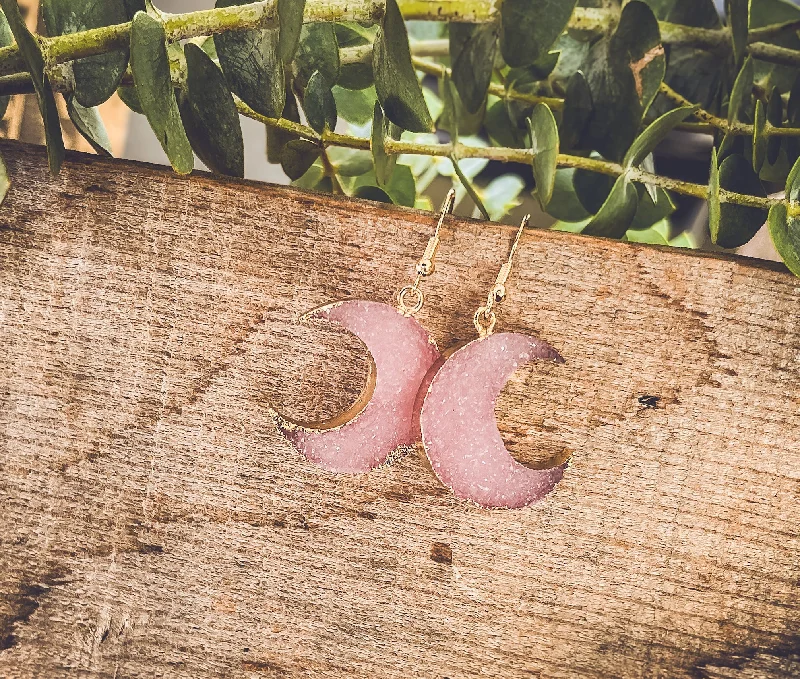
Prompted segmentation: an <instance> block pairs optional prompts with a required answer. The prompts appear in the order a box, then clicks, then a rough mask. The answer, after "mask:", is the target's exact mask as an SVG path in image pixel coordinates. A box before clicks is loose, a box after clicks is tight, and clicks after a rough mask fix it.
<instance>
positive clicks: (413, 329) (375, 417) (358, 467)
mask: <svg viewBox="0 0 800 679" xmlns="http://www.w3.org/2000/svg"><path fill="white" fill-rule="evenodd" d="M454 203H455V192H454V191H452V190H451V191H450V192H449V193H448V194H447V197H446V198H445V201H444V204H443V205H442V209H441V212H440V214H439V220H438V222H437V224H436V231H435V232H434V235H433V236H432V237H431V238H430V240H429V241H428V245H427V247H426V248H425V254H424V255H423V256H422V259H420V260H419V262H417V266H416V278H415V280H414V283H413V284H411V285H407V286H405V287H404V288H403V289H402V290H400V292H399V293H398V296H397V307H396V308H395V307H393V306H391V305H389V304H384V303H381V302H373V301H368V300H346V301H341V302H334V303H332V304H327V305H325V306H322V307H319V308H317V309H314V310H313V311H310V312H308V313H306V314H304V315H303V316H302V317H301V320H310V319H322V320H326V321H331V322H333V323H337V324H338V325H340V326H342V327H343V328H345V329H346V330H349V331H350V332H352V333H353V334H354V335H356V336H357V337H358V338H359V339H360V340H361V341H362V342H364V344H365V345H366V347H367V350H368V351H369V355H370V370H369V375H368V378H367V384H366V387H365V388H364V390H363V392H362V393H361V395H360V397H359V398H358V400H357V401H356V403H355V404H354V405H353V406H352V407H351V408H350V409H348V410H347V411H346V412H344V413H341V414H340V415H337V416H336V417H333V418H331V419H329V420H325V421H320V422H299V421H296V420H292V419H290V418H288V417H287V416H285V415H282V414H281V413H279V412H278V411H277V410H275V409H271V412H272V416H273V419H274V420H275V424H276V426H277V428H278V431H279V432H280V433H281V434H282V435H283V436H284V437H285V438H286V439H287V440H288V441H289V442H291V443H292V445H293V446H294V447H295V448H296V449H297V450H298V451H299V452H300V453H302V454H303V455H304V456H305V457H306V458H307V459H308V460H310V461H311V462H313V463H314V464H317V465H319V466H320V467H322V468H323V469H326V470H328V471H331V472H345V473H361V472H367V471H369V470H370V469H373V468H374V467H377V466H379V465H381V464H384V463H385V462H387V461H388V460H390V459H391V458H392V456H393V453H395V451H398V449H403V448H411V447H412V446H413V445H414V443H416V440H417V437H416V436H415V429H414V426H413V423H412V419H413V409H414V402H415V397H416V394H417V391H418V389H419V384H420V382H421V381H422V379H423V378H424V377H425V374H426V373H427V371H428V370H429V368H430V367H431V366H432V365H433V364H434V363H435V362H436V361H437V360H438V359H439V357H440V354H439V350H438V349H437V347H436V344H435V342H434V341H433V340H432V339H431V338H430V336H429V335H428V332H427V331H426V330H425V328H423V327H422V326H421V325H420V324H419V322H418V321H417V320H416V319H415V318H414V315H415V314H416V313H418V312H419V311H420V309H422V305H423V303H424V296H423V294H422V290H420V283H421V281H422V279H423V278H425V277H427V276H429V275H431V274H432V273H433V271H434V268H435V266H434V259H435V256H436V250H437V248H438V246H439V230H440V228H441V226H442V223H443V222H444V218H445V216H446V215H447V214H449V213H451V212H452V211H453V205H454Z"/></svg>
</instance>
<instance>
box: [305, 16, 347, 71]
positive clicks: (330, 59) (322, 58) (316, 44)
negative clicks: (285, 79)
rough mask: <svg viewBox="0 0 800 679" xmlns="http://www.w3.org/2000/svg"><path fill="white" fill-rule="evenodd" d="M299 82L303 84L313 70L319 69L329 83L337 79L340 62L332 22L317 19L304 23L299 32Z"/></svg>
mask: <svg viewBox="0 0 800 679" xmlns="http://www.w3.org/2000/svg"><path fill="white" fill-rule="evenodd" d="M296 64H297V73H298V77H299V79H300V84H301V85H303V86H305V85H306V84H307V83H308V81H309V79H310V78H311V76H312V75H313V73H314V71H319V72H320V73H322V75H323V76H324V77H325V80H326V81H327V82H329V83H331V84H334V83H336V82H337V81H338V80H339V73H340V69H341V63H340V60H339V43H338V42H337V41H336V28H335V26H334V24H330V23H326V22H323V21H318V22H315V23H311V24H305V25H304V26H303V30H302V31H301V33H300V48H299V50H298V51H297V57H296Z"/></svg>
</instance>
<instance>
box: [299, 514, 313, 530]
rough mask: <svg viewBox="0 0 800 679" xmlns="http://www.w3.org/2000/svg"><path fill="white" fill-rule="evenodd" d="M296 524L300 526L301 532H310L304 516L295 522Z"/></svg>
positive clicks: (309, 526)
mask: <svg viewBox="0 0 800 679" xmlns="http://www.w3.org/2000/svg"><path fill="white" fill-rule="evenodd" d="M297 523H298V525H299V526H300V528H302V529H303V530H310V529H311V525H310V524H309V523H308V519H307V518H306V517H305V516H301V517H300V518H299V519H298V520H297Z"/></svg>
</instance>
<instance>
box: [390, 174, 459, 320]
mask: <svg viewBox="0 0 800 679" xmlns="http://www.w3.org/2000/svg"><path fill="white" fill-rule="evenodd" d="M455 202H456V192H455V189H450V190H449V191H448V192H447V196H446V197H445V199H444V202H443V203H442V208H441V210H440V211H439V221H438V222H437V223H436V230H435V231H434V232H433V235H432V236H431V237H430V239H429V240H428V244H427V245H426V246H425V252H424V253H423V255H422V257H421V259H420V260H419V261H418V262H417V265H416V267H415V271H416V272H417V277H416V279H415V280H414V283H413V284H412V285H406V286H405V287H404V288H403V289H402V290H400V292H399V293H398V294H397V306H398V309H399V310H400V313H402V314H403V315H405V316H413V315H414V314H415V313H417V312H418V311H419V310H420V309H422V305H423V303H424V301H425V297H424V295H423V294H422V290H420V289H419V284H420V283H421V282H422V279H423V278H425V277H427V276H430V275H431V274H432V273H433V272H434V271H435V270H436V251H437V250H438V248H439V230H440V229H441V228H442V223H443V222H444V218H445V217H446V216H447V215H448V214H452V212H453V207H454V206H455ZM409 294H410V295H413V296H414V304H412V305H411V306H409V305H408V304H407V303H406V297H407V296H408V295H409Z"/></svg>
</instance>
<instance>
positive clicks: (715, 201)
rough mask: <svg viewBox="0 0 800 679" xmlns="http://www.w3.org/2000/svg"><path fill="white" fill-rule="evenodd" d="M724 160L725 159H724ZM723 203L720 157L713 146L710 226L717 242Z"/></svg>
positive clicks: (709, 185) (709, 199)
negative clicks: (720, 184)
mask: <svg viewBox="0 0 800 679" xmlns="http://www.w3.org/2000/svg"><path fill="white" fill-rule="evenodd" d="M723 162H724V161H723ZM721 209H722V203H721V202H720V198H719V158H718V157H717V149H716V148H714V147H713V146H712V147H711V170H710V172H709V176H708V227H709V230H710V231H711V240H712V241H714V242H716V238H717V235H718V233H719V227H720V220H721V214H720V213H721Z"/></svg>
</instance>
